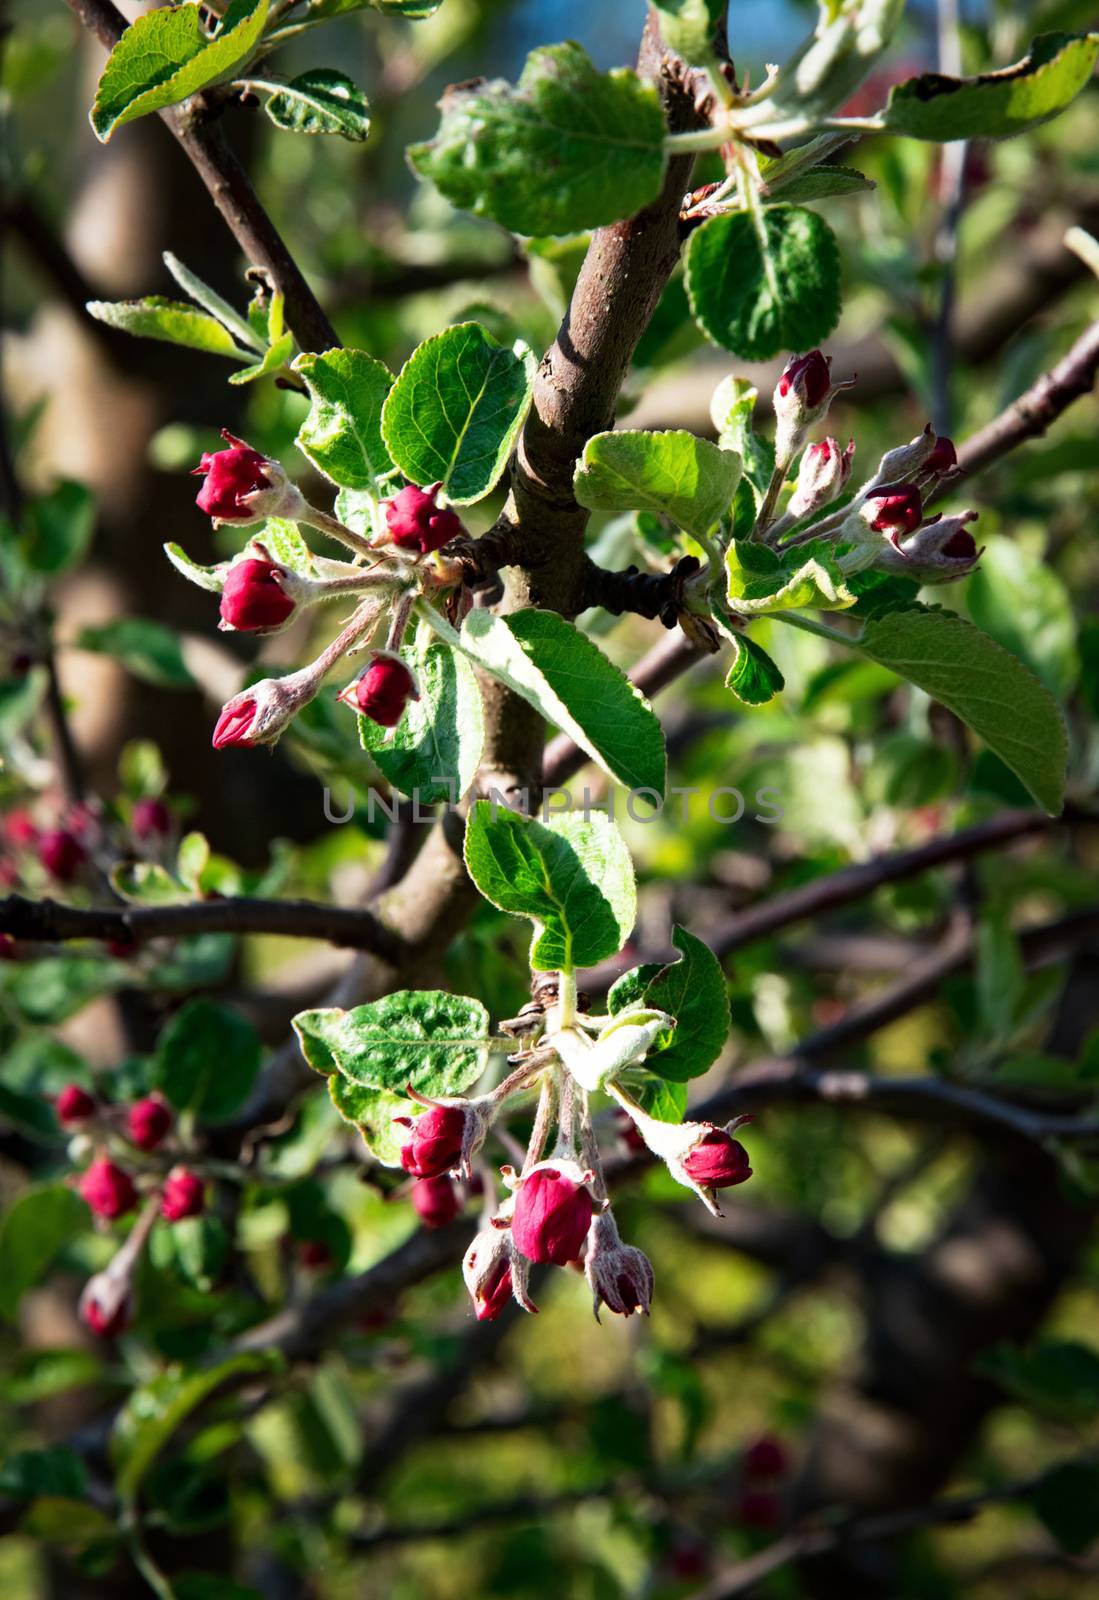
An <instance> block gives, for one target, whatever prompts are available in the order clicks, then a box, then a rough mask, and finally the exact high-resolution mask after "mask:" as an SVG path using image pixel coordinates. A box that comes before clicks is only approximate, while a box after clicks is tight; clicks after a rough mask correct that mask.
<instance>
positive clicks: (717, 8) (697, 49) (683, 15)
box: [653, 0, 729, 67]
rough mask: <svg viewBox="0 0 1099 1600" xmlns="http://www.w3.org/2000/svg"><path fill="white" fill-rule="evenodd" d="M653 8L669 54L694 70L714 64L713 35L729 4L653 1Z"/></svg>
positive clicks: (713, 0)
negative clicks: (680, 59)
mask: <svg viewBox="0 0 1099 1600" xmlns="http://www.w3.org/2000/svg"><path fill="white" fill-rule="evenodd" d="M653 7H654V10H655V11H656V13H657V17H658V19H659V22H660V34H661V37H662V38H663V40H664V43H665V44H666V45H667V47H668V49H669V50H671V51H672V52H673V53H674V54H675V55H677V56H682V58H683V60H684V61H686V62H687V63H688V64H689V65H690V66H694V67H704V66H706V65H708V64H709V63H710V62H712V61H713V60H714V35H715V33H716V32H717V30H718V28H719V27H720V25H721V24H722V23H723V22H724V21H725V14H726V12H727V11H728V9H729V0H653Z"/></svg>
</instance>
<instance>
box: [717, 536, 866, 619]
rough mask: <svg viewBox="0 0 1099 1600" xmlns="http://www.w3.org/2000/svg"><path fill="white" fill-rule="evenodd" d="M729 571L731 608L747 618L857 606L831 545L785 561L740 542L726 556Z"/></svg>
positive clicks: (812, 547)
mask: <svg viewBox="0 0 1099 1600" xmlns="http://www.w3.org/2000/svg"><path fill="white" fill-rule="evenodd" d="M725 571H726V575H727V577H728V600H729V604H730V605H731V606H732V608H733V610H734V611H739V612H742V613H743V614H744V615H745V616H750V617H762V616H766V615H767V614H768V613H769V612H773V611H806V610H810V609H818V610H819V609H824V610H828V611H842V610H844V609H845V608H846V607H847V606H851V605H854V603H855V596H854V595H853V594H852V592H851V590H850V589H849V588H848V587H847V584H846V583H845V582H844V579H843V575H842V573H841V572H840V571H839V569H838V568H837V567H836V565H835V562H834V560H833V558H832V554H831V547H830V546H829V545H828V543H827V541H826V540H817V541H815V542H814V543H813V544H811V545H806V546H805V547H804V548H802V549H801V550H798V551H791V552H790V554H789V556H788V557H787V558H786V560H785V561H783V560H782V559H780V557H779V556H777V555H776V554H775V552H774V551H773V550H770V549H768V547H767V546H766V545H762V544H755V543H754V542H752V541H750V540H746V539H740V540H734V541H733V543H732V544H730V546H729V548H728V550H726V552H725Z"/></svg>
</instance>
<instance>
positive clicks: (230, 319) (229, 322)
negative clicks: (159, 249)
mask: <svg viewBox="0 0 1099 1600" xmlns="http://www.w3.org/2000/svg"><path fill="white" fill-rule="evenodd" d="M164 265H165V266H166V267H167V268H168V271H169V272H170V273H171V274H172V277H173V278H174V279H175V280H176V282H177V283H178V284H179V287H180V288H181V289H182V290H183V292H184V293H185V294H189V295H190V296H191V299H192V300H193V301H194V302H195V303H196V305H200V306H201V307H202V309H203V310H204V311H208V312H209V313H210V315H211V316H212V317H216V318H217V320H218V321H219V322H221V323H224V325H225V326H226V328H228V330H229V332H230V333H231V334H234V335H235V336H236V338H237V339H239V341H240V343H241V344H242V345H243V346H244V348H245V349H246V350H252V349H254V350H257V351H259V350H262V349H263V347H264V345H265V344H266V343H267V340H266V339H264V338H261V337H260V336H259V335H257V334H256V332H255V331H254V330H253V328H252V327H251V325H250V323H249V321H248V318H247V317H242V316H241V314H240V312H239V311H237V310H235V309H234V307H233V306H231V305H230V304H229V302H228V300H224V299H222V297H221V295H220V294H218V292H217V290H216V289H211V287H210V285H209V284H208V283H206V282H205V281H204V280H203V279H202V278H200V277H199V275H198V273H197V272H192V271H191V269H190V267H188V266H186V265H185V264H184V263H183V262H182V261H181V260H180V259H179V257H178V256H174V255H173V254H172V252H171V251H170V250H165V252H164ZM276 298H278V297H277V296H276Z"/></svg>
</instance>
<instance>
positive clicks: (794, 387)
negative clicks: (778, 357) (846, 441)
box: [775, 350, 832, 411]
mask: <svg viewBox="0 0 1099 1600" xmlns="http://www.w3.org/2000/svg"><path fill="white" fill-rule="evenodd" d="M831 387H832V358H831V356H826V355H824V354H823V353H822V352H821V351H820V350H810V352H809V354H808V355H807V356H795V357H794V358H793V360H792V361H789V362H788V363H787V365H786V368H785V370H784V372H783V374H782V377H781V378H780V379H779V380H778V388H777V390H776V391H775V392H776V394H777V396H778V397H779V399H782V400H786V399H787V398H788V397H789V396H790V395H791V394H793V395H795V396H796V398H797V400H798V401H800V403H801V405H802V406H803V407H804V408H805V409H806V410H809V411H815V410H816V409H817V407H818V406H820V405H822V404H823V402H824V399H825V397H826V395H827V394H828V391H829V389H830V388H831Z"/></svg>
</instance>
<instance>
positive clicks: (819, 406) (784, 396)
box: [774, 350, 851, 467]
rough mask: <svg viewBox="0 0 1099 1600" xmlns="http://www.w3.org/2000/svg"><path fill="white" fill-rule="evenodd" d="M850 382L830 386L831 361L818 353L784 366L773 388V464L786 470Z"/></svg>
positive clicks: (797, 357)
mask: <svg viewBox="0 0 1099 1600" xmlns="http://www.w3.org/2000/svg"><path fill="white" fill-rule="evenodd" d="M850 386H851V385H850V382H844V383H833V382H832V358H831V356H826V355H824V354H823V353H822V352H821V351H820V350H810V352H809V354H808V355H805V356H795V357H794V359H793V360H792V361H789V362H787V364H786V367H785V369H784V371H783V374H782V376H781V378H780V379H779V380H778V383H777V385H776V386H775V393H774V407H775V420H776V423H777V427H776V429H775V460H776V461H777V463H778V465H779V466H780V467H786V466H789V464H790V462H791V461H793V459H794V457H795V456H796V455H797V453H798V451H799V450H800V449H801V447H802V446H803V444H804V443H805V436H806V434H807V433H808V431H809V429H810V428H811V427H812V425H813V423H814V422H819V421H820V419H821V418H822V417H823V416H825V415H826V414H827V412H828V407H829V406H830V405H831V403H832V399H833V397H834V396H835V395H836V394H837V393H838V391H839V390H840V389H847V388H850Z"/></svg>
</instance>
